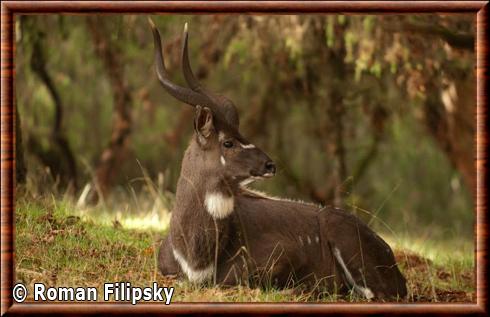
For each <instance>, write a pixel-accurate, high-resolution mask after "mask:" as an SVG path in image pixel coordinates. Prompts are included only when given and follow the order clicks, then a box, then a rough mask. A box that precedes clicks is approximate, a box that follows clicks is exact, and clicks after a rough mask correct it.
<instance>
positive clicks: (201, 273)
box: [172, 249, 214, 283]
mask: <svg viewBox="0 0 490 317" xmlns="http://www.w3.org/2000/svg"><path fill="white" fill-rule="evenodd" d="M172 251H173V253H174V258H175V260H176V261H177V262H178V263H179V265H180V268H181V269H182V271H183V272H184V273H185V275H186V276H187V278H188V279H189V281H191V282H194V283H201V282H204V281H205V280H208V279H210V278H211V277H212V276H213V272H214V266H213V264H212V263H211V264H209V266H208V267H206V268H204V269H202V270H194V269H193V268H191V266H190V265H189V263H187V261H186V260H185V258H184V256H183V255H182V254H181V253H180V252H179V250H176V249H173V250H172Z"/></svg>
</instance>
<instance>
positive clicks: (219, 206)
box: [204, 192, 235, 219]
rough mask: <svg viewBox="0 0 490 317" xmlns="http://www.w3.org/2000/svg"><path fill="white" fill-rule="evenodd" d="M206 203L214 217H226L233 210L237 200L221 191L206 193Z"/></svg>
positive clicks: (207, 208)
mask: <svg viewBox="0 0 490 317" xmlns="http://www.w3.org/2000/svg"><path fill="white" fill-rule="evenodd" d="M204 204H205V205H206V210H207V211H208V212H209V214H210V215H211V216H212V217H213V218H216V219H224V218H226V217H228V216H229V215H230V214H231V213H232V212H233V208H234V207H235V200H234V199H233V196H231V197H228V196H225V195H223V194H222V193H220V192H214V193H206V197H205V199H204Z"/></svg>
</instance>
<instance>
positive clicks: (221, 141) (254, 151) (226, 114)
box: [149, 20, 276, 185]
mask: <svg viewBox="0 0 490 317" xmlns="http://www.w3.org/2000/svg"><path fill="white" fill-rule="evenodd" d="M149 22H150V25H151V29H152V32H153V40H154V45H155V68H156V73H157V76H158V79H159V81H160V83H161V84H162V86H163V88H164V89H165V90H166V91H167V92H168V93H169V94H170V95H172V96H173V97H174V98H176V99H178V100H180V101H182V102H184V103H186V104H188V105H191V106H193V107H194V108H195V110H196V114H195V119H194V138H193V140H194V141H195V143H196V144H197V146H198V147H199V155H198V156H199V157H200V165H199V168H204V169H206V170H208V171H210V172H211V173H213V175H221V176H223V177H225V178H226V179H227V181H229V182H232V183H233V184H236V185H245V184H248V183H250V182H252V181H254V180H257V179H262V178H268V177H272V176H274V174H275V172H276V166H275V164H274V162H273V161H272V160H271V159H270V158H269V156H267V154H265V153H264V152H263V151H262V150H260V149H259V148H258V147H256V146H255V145H254V144H252V143H250V142H249V141H247V140H246V139H245V138H244V137H243V136H242V135H241V134H240V132H239V118H238V112H237V109H236V106H235V105H234V103H233V102H232V101H231V100H230V99H228V98H226V97H225V96H222V95H217V94H214V93H211V92H209V91H208V90H206V89H205V88H204V87H202V85H201V84H200V83H199V81H198V80H197V78H196V77H195V76H194V73H193V71H192V69H191V66H190V62H189V54H188V32H187V24H186V25H185V27H184V34H183V40H182V54H181V59H182V71H183V73H184V78H185V80H186V82H187V85H188V86H189V87H182V86H179V85H177V84H175V83H173V82H172V81H171V80H170V78H169V75H168V72H167V70H166V69H165V64H164V57H163V50H162V44H161V38H160V33H159V31H158V29H157V28H156V27H155V25H154V23H153V22H152V21H151V20H149ZM183 164H184V163H183Z"/></svg>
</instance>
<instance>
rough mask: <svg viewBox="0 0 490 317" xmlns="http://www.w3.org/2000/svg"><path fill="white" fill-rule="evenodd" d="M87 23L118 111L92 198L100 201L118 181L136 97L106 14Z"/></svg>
mask: <svg viewBox="0 0 490 317" xmlns="http://www.w3.org/2000/svg"><path fill="white" fill-rule="evenodd" d="M87 25H88V28H89V30H90V32H91V34H92V37H93V41H94V46H95V51H96V53H97V55H98V56H99V58H100V59H101V60H102V63H103V65H104V68H105V71H106V72H107V76H108V78H109V82H110V84H111V86H112V92H113V99H114V112H113V123H112V132H111V138H110V141H109V144H108V145H107V147H106V148H105V149H104V150H103V151H102V155H101V156H100V159H99V163H98V165H97V167H96V172H95V186H96V188H97V190H96V191H95V190H94V191H92V194H91V196H90V198H89V201H90V202H91V203H96V202H97V201H98V199H99V198H100V197H99V195H102V196H103V197H104V196H106V195H107V194H108V192H109V190H110V189H111V187H112V186H113V185H114V180H115V177H116V175H117V173H118V172H119V170H120V168H121V165H122V163H123V162H124V160H125V159H126V157H127V154H128V147H129V136H130V133H131V124H132V122H131V121H132V120H131V103H132V96H131V93H130V89H129V87H128V84H127V82H126V81H125V75H124V63H123V61H122V56H121V52H120V50H119V49H118V45H117V43H115V41H111V32H110V30H109V26H108V20H107V18H104V17H97V16H96V17H89V18H87Z"/></svg>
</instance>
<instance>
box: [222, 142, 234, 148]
mask: <svg viewBox="0 0 490 317" xmlns="http://www.w3.org/2000/svg"><path fill="white" fill-rule="evenodd" d="M223 146H224V147H226V148H231V147H233V141H225V142H223Z"/></svg>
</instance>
